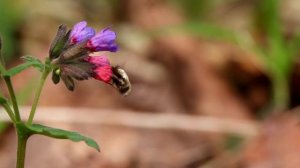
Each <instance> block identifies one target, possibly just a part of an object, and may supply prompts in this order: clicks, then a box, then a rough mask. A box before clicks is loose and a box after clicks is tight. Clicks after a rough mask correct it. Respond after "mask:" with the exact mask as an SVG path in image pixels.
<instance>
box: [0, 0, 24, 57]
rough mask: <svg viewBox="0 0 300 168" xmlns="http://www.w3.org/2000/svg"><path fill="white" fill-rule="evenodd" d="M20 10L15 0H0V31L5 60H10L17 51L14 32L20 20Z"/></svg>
mask: <svg viewBox="0 0 300 168" xmlns="http://www.w3.org/2000/svg"><path fill="white" fill-rule="evenodd" d="M20 11H21V10H20V7H19V6H18V5H17V1H10V0H0V32H1V36H2V39H3V55H4V57H5V59H6V60H10V59H11V58H12V57H13V56H14V54H15V53H16V52H17V48H16V46H17V45H16V43H17V39H16V32H17V30H18V29H19V27H18V26H19V24H20V20H21V13H20Z"/></svg>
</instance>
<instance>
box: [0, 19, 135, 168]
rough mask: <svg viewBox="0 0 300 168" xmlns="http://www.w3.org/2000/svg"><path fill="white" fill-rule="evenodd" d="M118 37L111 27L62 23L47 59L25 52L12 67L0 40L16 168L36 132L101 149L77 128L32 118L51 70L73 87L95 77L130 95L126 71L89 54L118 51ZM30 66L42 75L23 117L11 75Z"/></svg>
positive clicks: (56, 80) (2, 101) (56, 79)
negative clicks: (15, 142)
mask: <svg viewBox="0 0 300 168" xmlns="http://www.w3.org/2000/svg"><path fill="white" fill-rule="evenodd" d="M115 40H116V33H115V32H113V31H112V30H110V28H105V29H103V30H101V31H100V32H98V33H96V32H95V30H94V29H93V28H91V27H88V26H87V22H85V21H82V22H79V23H77V24H76V25H75V26H74V27H73V28H72V29H71V30H68V28H67V26H66V25H61V26H59V28H58V32H57V35H56V37H55V38H54V40H53V42H52V44H51V46H50V50H49V57H47V58H45V61H44V63H43V62H42V61H40V60H39V59H37V58H34V57H31V56H25V57H23V60H24V61H25V63H23V64H21V65H18V66H16V67H13V68H11V69H6V66H5V62H4V59H3V56H1V47H2V42H1V40H0V56H1V64H0V72H1V77H2V78H3V80H4V81H5V83H6V86H7V89H8V91H9V95H10V98H9V99H7V98H5V97H4V96H1V97H0V104H1V105H2V107H3V108H4V109H5V111H6V112H7V114H8V116H9V118H10V119H11V121H12V123H13V124H14V126H15V129H16V133H17V137H18V149H17V164H16V167H17V168H23V167H24V163H25V154H26V144H27V140H28V138H29V137H30V136H32V135H35V134H39V135H44V136H48V137H52V138H57V139H69V140H72V141H75V142H78V141H84V142H85V143H86V144H87V145H88V146H90V147H92V148H95V149H96V150H98V151H99V150H100V149H99V146H98V144H97V143H96V142H95V141H94V140H93V139H91V138H88V137H85V136H83V135H80V134H79V133H77V132H72V131H66V130H62V129H56V128H51V127H47V126H44V125H39V124H34V123H33V119H34V115H35V112H36V107H37V104H38V102H39V98H40V94H41V91H42V88H43V85H44V83H45V80H46V79H47V76H48V75H49V74H50V73H52V81H53V83H54V84H58V83H59V82H60V81H62V82H63V83H64V85H65V86H66V87H67V89H68V90H70V91H73V90H74V89H75V80H77V81H81V80H87V79H90V78H94V79H96V80H100V81H102V82H104V83H107V84H109V85H111V86H113V87H115V88H116V89H117V90H118V91H119V92H120V93H121V94H122V95H127V94H128V93H129V92H130V89H131V86H130V82H129V79H128V76H127V74H126V72H125V71H124V70H123V69H121V68H120V67H119V66H112V65H111V64H110V62H109V60H108V58H107V57H105V56H90V54H91V53H93V52H98V51H110V52H116V51H117V50H118V46H117V44H116V42H115ZM29 67H34V68H36V69H37V70H38V71H40V72H41V73H42V75H41V79H40V82H39V84H38V87H37V89H36V93H35V97H34V101H33V104H32V107H31V111H30V115H29V117H28V120H27V121H24V120H22V118H21V115H20V111H19V105H18V102H17V99H16V96H15V91H14V88H13V85H12V82H11V77H13V76H14V75H16V74H18V73H20V72H21V71H23V70H24V69H26V68H29Z"/></svg>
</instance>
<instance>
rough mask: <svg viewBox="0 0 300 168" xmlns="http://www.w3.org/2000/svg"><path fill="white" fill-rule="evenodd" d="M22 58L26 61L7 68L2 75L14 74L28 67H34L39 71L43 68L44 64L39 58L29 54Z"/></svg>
mask: <svg viewBox="0 0 300 168" xmlns="http://www.w3.org/2000/svg"><path fill="white" fill-rule="evenodd" d="M22 58H23V60H24V61H26V62H25V63H23V64H20V65H18V66H16V67H13V68H11V69H9V70H7V71H6V72H5V73H4V74H3V75H4V76H14V75H16V74H18V73H20V72H22V71H23V70H25V69H27V68H29V67H35V68H37V69H38V70H39V71H42V70H43V68H44V64H43V63H42V62H41V61H40V60H39V59H37V58H34V57H31V56H24V57H22Z"/></svg>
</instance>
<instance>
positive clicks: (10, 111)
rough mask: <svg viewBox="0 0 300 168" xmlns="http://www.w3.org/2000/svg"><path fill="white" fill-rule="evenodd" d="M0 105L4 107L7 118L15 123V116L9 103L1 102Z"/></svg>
mask: <svg viewBox="0 0 300 168" xmlns="http://www.w3.org/2000/svg"><path fill="white" fill-rule="evenodd" d="M1 105H2V107H3V108H4V109H5V111H6V112H7V114H8V116H9V118H10V119H11V121H12V122H13V123H16V118H15V115H14V112H13V111H12V109H11V108H10V107H9V105H8V104H7V103H2V104H1Z"/></svg>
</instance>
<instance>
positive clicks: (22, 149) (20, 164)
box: [16, 131, 28, 168]
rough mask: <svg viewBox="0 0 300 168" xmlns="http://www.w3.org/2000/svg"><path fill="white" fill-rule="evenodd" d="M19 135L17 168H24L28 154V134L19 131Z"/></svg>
mask: <svg viewBox="0 0 300 168" xmlns="http://www.w3.org/2000/svg"><path fill="white" fill-rule="evenodd" d="M17 133H18V134H17V135H18V150H17V165H16V168H24V165H25V154H26V144H27V140H28V136H27V135H25V134H24V133H22V132H21V131H17Z"/></svg>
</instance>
